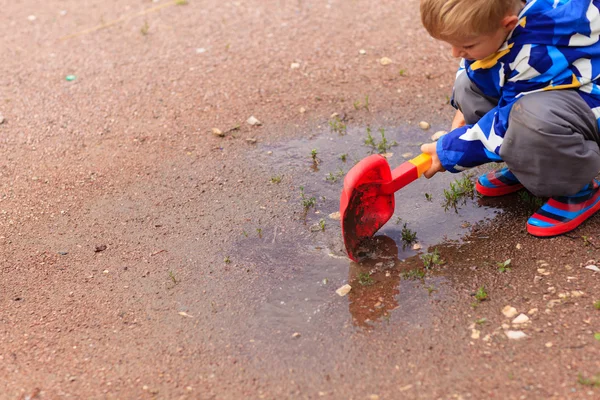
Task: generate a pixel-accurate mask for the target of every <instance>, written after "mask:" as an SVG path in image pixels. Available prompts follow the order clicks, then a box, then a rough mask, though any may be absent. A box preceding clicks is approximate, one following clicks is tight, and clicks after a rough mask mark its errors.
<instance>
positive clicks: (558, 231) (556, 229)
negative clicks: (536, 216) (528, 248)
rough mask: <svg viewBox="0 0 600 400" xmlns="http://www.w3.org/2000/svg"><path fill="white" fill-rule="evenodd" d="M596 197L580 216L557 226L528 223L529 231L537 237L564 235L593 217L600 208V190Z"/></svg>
mask: <svg viewBox="0 0 600 400" xmlns="http://www.w3.org/2000/svg"><path fill="white" fill-rule="evenodd" d="M594 197H595V203H594V205H593V206H592V207H591V208H590V209H589V210H587V211H585V212H584V213H582V214H581V215H579V216H578V217H576V218H573V219H572V220H570V221H569V222H565V223H560V224H557V225H555V226H552V227H545V228H544V227H541V226H535V225H530V224H529V223H528V224H527V232H529V234H531V235H533V236H537V237H552V236H558V235H562V234H563V233H567V232H571V231H572V230H574V229H575V228H577V227H578V226H579V225H581V224H582V223H584V222H585V221H586V220H587V219H588V218H589V217H591V216H592V215H594V214H595V213H596V212H597V211H599V210H600V191H599V192H598V193H596V195H595V196H594Z"/></svg>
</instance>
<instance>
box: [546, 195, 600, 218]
mask: <svg viewBox="0 0 600 400" xmlns="http://www.w3.org/2000/svg"><path fill="white" fill-rule="evenodd" d="M587 196H588V197H587V198H586V199H585V201H587V200H589V199H590V197H589V193H587ZM599 201H600V196H599V197H598V198H597V199H596V201H595V202H593V203H592V204H590V205H589V206H587V207H585V208H582V209H581V210H578V211H565V210H560V209H558V208H555V207H552V206H551V205H549V204H548V203H546V204H544V205H543V206H542V208H540V209H539V210H538V214H540V215H543V216H545V217H548V218H552V219H555V220H557V221H558V222H567V221H569V220H572V219H575V218H577V217H578V216H580V215H581V214H583V213H584V212H586V211H588V210H589V209H590V208H592V207H594V206H595V205H596V204H598V202H599ZM580 203H583V201H580ZM567 204H577V203H567Z"/></svg>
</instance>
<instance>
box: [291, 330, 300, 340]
mask: <svg viewBox="0 0 600 400" xmlns="http://www.w3.org/2000/svg"><path fill="white" fill-rule="evenodd" d="M300 336H301V335H300V334H299V333H298V332H294V334H293V335H292V337H293V338H294V339H298V338H299V337H300Z"/></svg>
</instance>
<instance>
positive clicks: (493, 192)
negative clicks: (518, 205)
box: [475, 182, 523, 197]
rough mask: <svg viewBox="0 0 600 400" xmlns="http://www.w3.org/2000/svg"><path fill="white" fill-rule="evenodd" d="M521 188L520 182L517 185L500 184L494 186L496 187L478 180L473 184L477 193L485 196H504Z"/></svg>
mask: <svg viewBox="0 0 600 400" xmlns="http://www.w3.org/2000/svg"><path fill="white" fill-rule="evenodd" d="M521 189H523V185H521V184H520V183H519V184H517V185H510V186H500V187H496V188H490V187H487V186H483V185H482V184H480V183H479V182H477V183H476V184H475V190H477V193H479V194H480V195H482V196H487V197H498V196H504V195H506V194H510V193H514V192H517V191H519V190H521Z"/></svg>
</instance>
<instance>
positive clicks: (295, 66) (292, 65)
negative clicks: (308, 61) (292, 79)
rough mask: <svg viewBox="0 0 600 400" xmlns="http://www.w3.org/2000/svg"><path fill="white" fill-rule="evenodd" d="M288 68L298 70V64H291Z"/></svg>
mask: <svg viewBox="0 0 600 400" xmlns="http://www.w3.org/2000/svg"><path fill="white" fill-rule="evenodd" d="M290 68H291V69H298V68H300V63H292V64H291V65H290Z"/></svg>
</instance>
